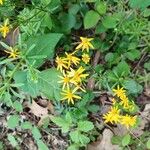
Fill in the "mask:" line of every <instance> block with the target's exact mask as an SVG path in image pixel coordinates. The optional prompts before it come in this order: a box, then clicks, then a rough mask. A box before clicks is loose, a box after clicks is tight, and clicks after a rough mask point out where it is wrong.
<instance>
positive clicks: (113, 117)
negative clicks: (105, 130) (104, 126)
mask: <svg viewBox="0 0 150 150" xmlns="http://www.w3.org/2000/svg"><path fill="white" fill-rule="evenodd" d="M120 118H121V116H120V110H119V109H118V108H117V107H111V110H110V111H109V112H108V113H107V114H105V115H103V119H104V120H105V123H108V122H110V123H112V124H113V123H119V122H120Z"/></svg>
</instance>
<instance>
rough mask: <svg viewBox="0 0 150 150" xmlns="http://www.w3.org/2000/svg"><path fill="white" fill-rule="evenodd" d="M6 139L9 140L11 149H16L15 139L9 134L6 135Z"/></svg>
mask: <svg viewBox="0 0 150 150" xmlns="http://www.w3.org/2000/svg"><path fill="white" fill-rule="evenodd" d="M7 139H8V140H9V142H10V144H11V145H12V146H13V147H16V146H17V145H18V142H17V141H16V139H15V137H14V136H13V135H11V134H8V135H7Z"/></svg>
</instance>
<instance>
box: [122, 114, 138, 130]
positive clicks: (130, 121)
mask: <svg viewBox="0 0 150 150" xmlns="http://www.w3.org/2000/svg"><path fill="white" fill-rule="evenodd" d="M136 120H137V116H133V117H132V116H129V115H128V114H126V115H125V116H121V121H120V123H121V124H122V125H124V126H126V128H129V127H133V126H134V125H135V124H136Z"/></svg>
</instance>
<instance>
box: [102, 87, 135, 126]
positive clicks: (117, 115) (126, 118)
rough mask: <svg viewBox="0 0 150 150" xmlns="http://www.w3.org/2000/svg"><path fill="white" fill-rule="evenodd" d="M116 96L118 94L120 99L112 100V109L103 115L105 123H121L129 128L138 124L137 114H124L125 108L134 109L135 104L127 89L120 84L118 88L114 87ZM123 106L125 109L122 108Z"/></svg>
mask: <svg viewBox="0 0 150 150" xmlns="http://www.w3.org/2000/svg"><path fill="white" fill-rule="evenodd" d="M113 92H114V94H115V96H117V97H118V98H119V99H120V100H119V102H117V101H116V100H115V99H113V100H112V102H113V105H112V107H111V109H110V111H109V112H108V113H107V114H104V115H103V119H104V120H105V123H108V122H110V123H112V124H117V123H120V124H122V125H124V126H126V127H127V128H129V127H133V126H134V125H135V124H136V121H137V116H130V115H128V114H125V115H123V113H124V112H123V109H126V110H129V109H132V110H133V109H134V106H135V104H134V103H133V102H132V103H131V102H130V101H129V99H128V97H127V96H126V93H125V92H126V91H125V90H124V89H123V88H120V87H119V86H118V87H117V89H113ZM120 107H122V108H123V109H121V108H120ZM119 108H120V109H119Z"/></svg>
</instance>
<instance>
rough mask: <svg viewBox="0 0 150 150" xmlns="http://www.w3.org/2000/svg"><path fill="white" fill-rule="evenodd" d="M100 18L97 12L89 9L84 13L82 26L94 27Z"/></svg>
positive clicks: (86, 27)
mask: <svg viewBox="0 0 150 150" xmlns="http://www.w3.org/2000/svg"><path fill="white" fill-rule="evenodd" d="M99 19H100V16H99V14H98V13H97V12H96V11H93V10H90V11H88V12H87V13H86V15H85V17H84V27H85V29H89V28H92V27H94V26H95V25H96V24H97V23H98V21H99Z"/></svg>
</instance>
